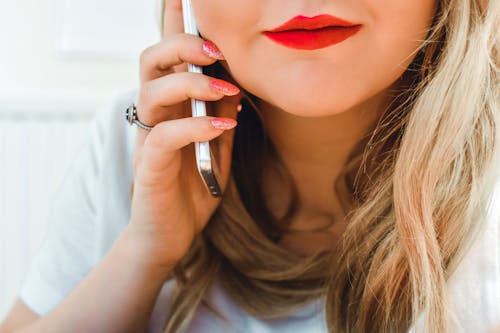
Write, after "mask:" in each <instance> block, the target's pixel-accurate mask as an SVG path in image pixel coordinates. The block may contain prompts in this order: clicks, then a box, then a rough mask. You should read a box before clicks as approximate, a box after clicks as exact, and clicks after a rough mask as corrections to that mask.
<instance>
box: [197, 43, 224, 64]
mask: <svg viewBox="0 0 500 333" xmlns="http://www.w3.org/2000/svg"><path fill="white" fill-rule="evenodd" d="M202 49H203V52H205V54H206V55H208V56H209V57H212V58H215V59H219V60H224V56H223V55H222V52H221V51H220V50H219V49H218V48H217V46H215V44H214V43H212V42H210V41H207V40H206V41H204V42H203V45H202Z"/></svg>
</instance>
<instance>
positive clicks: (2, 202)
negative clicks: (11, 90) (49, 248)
mask: <svg viewBox="0 0 500 333" xmlns="http://www.w3.org/2000/svg"><path fill="white" fill-rule="evenodd" d="M59 111H60V110H58V112H45V111H44V112H40V111H36V112H29V111H22V112H19V111H16V112H10V113H9V112H2V110H0V320H1V318H3V317H4V316H5V315H6V313H7V311H8V310H9V308H10V307H11V305H12V303H13V302H14V300H15V299H16V297H17V294H18V292H19V289H20V286H21V283H22V281H23V279H24V276H25V274H26V272H27V269H28V266H29V264H30V261H31V258H33V255H34V254H35V253H36V251H37V250H38V248H39V246H40V244H41V240H42V239H43V237H44V235H45V230H46V226H47V214H48V210H49V208H50V205H51V199H52V197H53V196H54V192H55V190H56V188H57V186H58V184H59V183H60V182H61V177H62V176H63V175H64V173H65V171H66V169H67V167H68V165H69V162H70V161H71V159H72V158H73V156H74V155H75V153H76V152H77V151H78V149H79V148H80V147H81V145H82V140H83V138H84V136H85V134H86V132H87V127H88V124H89V120H90V119H91V117H92V112H73V111H72V112H59Z"/></svg>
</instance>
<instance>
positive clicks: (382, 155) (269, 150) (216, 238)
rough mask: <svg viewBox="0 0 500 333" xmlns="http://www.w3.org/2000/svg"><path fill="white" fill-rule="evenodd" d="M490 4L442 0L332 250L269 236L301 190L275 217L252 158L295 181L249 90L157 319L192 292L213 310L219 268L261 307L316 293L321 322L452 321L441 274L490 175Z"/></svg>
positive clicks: (359, 176)
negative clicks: (204, 215) (219, 185)
mask: <svg viewBox="0 0 500 333" xmlns="http://www.w3.org/2000/svg"><path fill="white" fill-rule="evenodd" d="M481 5H482V7H481ZM499 6H500V3H499V2H498V1H487V2H486V1H481V0H463V1H458V0H442V1H439V5H438V10H437V13H436V16H435V18H434V21H433V24H432V27H431V29H430V31H429V34H428V37H427V38H426V40H425V41H423V43H422V45H421V48H419V50H417V52H418V53H417V54H416V56H415V59H414V61H413V62H412V64H411V65H410V66H409V67H408V69H407V70H406V72H405V73H404V74H403V76H402V78H401V81H402V82H404V83H405V84H404V85H403V86H402V89H401V91H400V92H399V94H398V96H397V97H396V98H395V99H394V101H393V103H391V105H389V106H388V108H387V110H386V112H385V113H384V115H383V116H382V118H381V119H380V121H379V123H378V125H377V127H376V128H375V130H374V131H373V133H371V136H370V137H368V138H366V139H364V140H362V141H361V142H360V143H359V147H358V149H357V150H356V151H354V152H353V154H352V158H351V159H350V161H349V163H348V164H346V166H345V171H344V174H343V175H342V177H340V178H339V179H338V184H336V188H342V185H345V187H346V188H347V189H348V190H349V192H350V196H351V198H352V202H351V203H350V208H349V209H350V210H349V213H348V215H347V218H348V221H349V223H348V227H347V229H346V231H345V233H344V235H343V238H342V245H341V246H340V247H339V249H338V250H337V251H336V252H335V253H330V254H325V253H319V254H316V255H313V256H309V257H301V256H299V255H295V254H293V253H290V252H289V251H286V250H285V249H283V248H281V247H279V246H278V245H277V240H279V238H280V237H281V236H282V235H283V233H284V232H286V219H289V218H290V217H291V216H293V214H294V208H295V206H294V205H295V202H296V197H293V198H292V200H291V204H290V209H289V214H287V216H286V219H285V220H277V219H276V218H275V217H274V216H273V215H272V213H271V212H270V211H269V210H268V209H267V207H266V204H265V202H263V200H262V197H263V194H262V189H261V187H260V184H261V181H262V171H261V170H262V169H264V168H277V170H278V171H279V172H280V174H281V175H282V176H283V178H284V179H288V181H289V185H290V189H291V190H292V193H295V194H296V190H294V184H293V182H292V181H291V178H290V175H289V174H288V172H287V170H286V169H285V168H284V167H283V163H282V162H281V161H280V160H279V158H278V156H277V154H276V153H275V151H274V149H273V146H272V144H271V143H270V142H269V140H268V138H267V135H266V132H265V128H264V127H263V126H262V124H261V122H260V118H259V112H260V111H259V110H258V109H257V108H255V104H254V103H253V102H252V99H253V96H251V94H247V96H248V97H247V98H246V99H244V100H243V111H241V112H240V115H239V116H238V117H239V123H240V125H239V126H238V128H237V131H236V134H235V145H234V151H233V165H232V177H231V180H230V183H229V185H228V188H227V191H226V192H225V194H224V197H223V199H222V202H221V205H220V206H219V207H218V209H217V210H216V211H215V213H214V214H213V216H212V217H211V219H210V221H209V223H208V225H207V227H206V228H205V229H204V230H203V232H202V233H201V234H200V235H199V236H198V237H197V238H196V240H195V242H194V243H193V245H192V247H191V249H190V251H189V253H188V254H187V255H186V257H185V258H184V260H183V261H182V262H181V263H179V264H178V265H177V267H176V269H175V272H174V273H175V278H176V281H177V286H178V288H177V293H176V295H175V297H174V299H173V304H172V307H171V312H170V314H169V317H168V320H167V323H166V327H165V332H175V331H177V330H178V329H180V328H183V327H186V326H187V325H188V324H189V322H190V320H191V319H192V316H193V315H194V312H195V310H196V308H197V307H198V306H199V305H200V304H203V305H205V306H207V307H208V308H209V309H211V310H212V311H214V312H215V313H217V309H215V308H213V306H211V304H209V302H208V300H207V299H206V295H207V291H208V289H209V288H210V287H211V286H212V285H213V283H214V281H217V282H218V283H220V285H221V287H222V288H223V289H224V290H225V292H227V293H228V294H229V296H230V297H231V298H232V299H233V300H234V301H235V302H236V303H237V304H238V305H239V306H240V307H241V308H242V309H244V310H245V311H246V312H248V313H249V314H251V315H253V316H255V317H258V318H263V319H269V318H276V317H280V316H284V315H286V314H287V313H289V312H290V311H291V310H293V309H296V308H298V307H300V306H303V305H305V304H307V303H309V302H311V301H313V300H316V299H318V298H321V297H324V298H325V303H326V318H327V326H328V329H329V331H330V332H336V333H342V332H405V331H407V330H408V329H409V328H410V327H411V325H412V324H413V323H415V322H416V321H417V319H419V318H422V319H423V323H424V327H421V328H422V329H424V331H428V332H433V333H434V332H435V333H438V332H439V333H441V332H447V331H449V328H450V318H451V317H450V314H448V313H447V304H446V297H445V282H446V281H447V279H448V278H449V277H450V275H451V274H452V273H453V271H454V270H455V268H456V267H457V265H458V263H459V262H460V260H461V259H462V257H463V255H464V253H465V252H466V251H467V249H468V248H469V246H470V244H471V242H472V241H473V240H474V239H475V238H476V237H477V235H478V233H479V232H480V231H481V229H482V226H483V225H484V223H485V221H486V219H487V216H486V213H487V206H488V203H489V201H490V198H491V194H492V191H493V188H492V186H493V184H494V183H495V181H496V179H497V177H498V176H499V175H498V174H497V173H496V172H497V171H496V168H495V167H496V166H498V161H497V160H496V157H497V156H498V155H499V151H498V149H499V148H498V147H499V133H498V128H499V124H500V119H499V103H500V102H499V97H500V96H499V91H500V90H499V87H500V84H499V81H500V76H499V75H500V74H499V49H500V36H499V30H498V28H499V22H500V18H499V15H500V10H499ZM209 70H212V71H213V72H214V75H216V72H217V71H221V70H223V69H222V67H221V66H218V65H217V64H215V65H214V66H213V67H211V68H209ZM250 140H251V141H250ZM250 143H251V144H250ZM339 184H340V186H339ZM334 254H335V255H334Z"/></svg>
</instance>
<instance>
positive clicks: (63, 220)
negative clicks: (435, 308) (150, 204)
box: [20, 91, 500, 333]
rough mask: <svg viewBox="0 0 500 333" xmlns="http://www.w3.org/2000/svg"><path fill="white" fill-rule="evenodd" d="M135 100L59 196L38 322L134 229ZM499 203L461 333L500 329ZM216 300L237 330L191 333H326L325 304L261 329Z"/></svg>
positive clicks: (89, 143)
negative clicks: (128, 117)
mask: <svg viewBox="0 0 500 333" xmlns="http://www.w3.org/2000/svg"><path fill="white" fill-rule="evenodd" d="M136 98H137V92H136V91H133V92H130V93H127V94H124V95H122V96H120V97H119V98H116V99H115V100H114V101H112V102H111V103H110V104H109V105H106V106H105V107H104V108H103V109H102V110H99V111H98V112H97V113H96V117H95V119H94V121H93V123H92V126H91V130H90V132H89V134H88V138H87V140H86V144H85V145H84V147H83V148H82V150H81V151H80V152H79V153H78V155H77V156H76V158H75V159H74V161H73V163H72V166H71V168H70V170H69V172H68V173H67V175H66V176H65V179H64V181H63V183H62V184H61V186H60V188H59V190H58V195H57V196H56V199H55V202H54V205H53V208H52V210H51V211H52V213H51V221H50V226H49V230H48V232H47V234H46V237H45V239H44V242H43V244H42V246H41V248H40V250H39V252H38V253H37V255H36V256H35V258H34V259H33V262H32V264H31V266H30V269H29V272H28V274H27V276H26V278H25V280H24V283H23V286H22V289H21V292H20V297H21V299H22V300H23V301H24V302H25V303H26V305H27V306H29V307H30V308H31V309H32V310H33V311H34V312H36V313H38V314H39V315H44V314H46V313H48V312H49V311H50V310H51V309H52V308H54V307H55V306H57V304H58V303H59V302H60V301H61V300H62V299H63V298H65V297H66V296H67V295H68V294H69V292H70V291H71V290H72V289H74V288H75V287H76V285H77V284H78V283H79V282H80V281H81V280H82V279H83V278H84V277H85V276H86V274H88V273H89V271H90V270H91V269H92V268H93V267H94V266H95V265H97V264H98V263H99V262H100V261H101V259H102V258H103V256H104V255H105V254H106V253H107V252H108V251H109V250H110V248H111V246H112V244H113V243H114V241H115V239H116V238H117V237H118V235H119V234H120V233H121V231H122V230H123V229H124V228H125V226H126V225H127V224H128V222H129V218H130V198H129V193H130V185H131V183H132V176H133V172H132V157H133V152H134V146H135V133H136V130H135V128H131V127H130V126H129V125H128V124H127V122H126V121H125V119H124V110H125V109H126V107H127V106H128V105H129V104H130V103H131V102H135V101H136ZM498 189H499V191H497V192H500V186H499V187H498ZM499 197H500V196H496V202H494V203H493V204H492V205H491V208H492V209H491V210H490V216H491V218H490V219H489V221H488V225H487V229H486V230H485V232H484V233H483V234H482V235H481V237H480V238H479V239H478V240H477V241H476V242H475V243H474V246H473V248H472V249H471V250H470V251H469V252H468V254H467V256H466V258H465V259H464V261H463V262H462V263H461V264H460V267H459V268H458V270H457V271H456V272H455V273H454V275H453V276H452V277H451V279H450V280H449V281H448V283H447V286H448V297H449V300H450V304H451V305H452V308H453V311H454V313H455V314H456V317H457V327H456V328H454V332H460V331H461V330H460V329H459V327H460V326H462V329H463V332H474V333H480V332H485V333H486V332H490V330H491V329H492V328H493V327H494V326H495V325H496V324H499V323H500V316H499V314H500V242H499V239H500V228H499V221H500V198H499ZM172 286H173V283H172V282H168V283H166V284H165V285H164V287H163V289H162V291H161V292H160V295H159V297H158V299H157V302H156V305H155V308H154V310H153V314H152V316H151V321H150V328H149V332H154V333H157V332H162V327H163V323H164V321H165V315H166V313H167V308H168V301H169V300H170V298H169V295H170V291H171V287H172ZM209 297H210V300H211V301H212V302H213V304H214V305H215V307H216V308H217V309H219V311H221V312H222V314H223V315H224V316H225V317H226V318H229V319H230V324H228V323H226V322H224V321H221V320H220V319H218V318H217V317H216V316H214V315H213V314H212V313H210V312H208V311H206V310H205V309H204V308H203V307H200V308H199V309H198V310H197V312H196V314H195V317H194V320H193V322H192V323H191V325H190V326H189V328H188V330H187V331H188V332H189V333H197V332H250V333H252V332H255V333H267V332H269V333H271V332H310V333H315V332H318V333H319V332H323V333H324V332H327V329H326V324H325V313H324V307H323V304H322V301H321V300H318V301H317V302H315V303H313V304H310V305H308V306H306V307H304V308H303V309H301V310H300V311H297V312H295V313H293V314H291V315H290V316H287V317H286V318H283V319H280V320H273V321H261V320H258V319H256V318H254V317H251V316H249V315H247V314H246V313H245V312H243V311H242V310H241V309H240V308H239V307H238V306H237V305H236V304H235V303H234V302H233V301H232V300H231V299H230V298H229V297H228V296H227V295H226V294H225V293H224V291H223V290H222V289H221V288H219V287H218V286H217V284H215V285H214V287H213V288H212V290H211V291H210V295H209Z"/></svg>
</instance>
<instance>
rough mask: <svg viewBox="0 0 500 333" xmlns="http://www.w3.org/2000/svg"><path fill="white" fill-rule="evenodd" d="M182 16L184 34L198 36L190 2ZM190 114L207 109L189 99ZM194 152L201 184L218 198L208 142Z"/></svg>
mask: <svg viewBox="0 0 500 333" xmlns="http://www.w3.org/2000/svg"><path fill="white" fill-rule="evenodd" d="M182 14H183V18H184V32H185V33H188V34H193V35H196V36H199V31H198V27H197V25H196V21H195V18H194V12H193V7H192V6H191V0H182ZM188 71H189V72H193V73H203V71H202V68H201V67H200V66H197V65H193V64H188ZM191 112H192V115H193V117H204V116H206V115H207V108H206V103H205V101H200V100H197V99H194V98H192V99H191ZM195 151H196V164H197V166H198V171H199V173H200V176H201V178H202V179H203V182H204V183H205V185H206V187H207V189H208V191H209V192H210V193H211V194H212V196H214V197H220V196H221V195H222V194H221V189H220V186H219V183H218V182H217V178H216V177H215V172H214V171H215V170H216V165H215V162H212V161H213V159H212V156H211V153H210V144H209V142H208V141H205V142H195Z"/></svg>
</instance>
